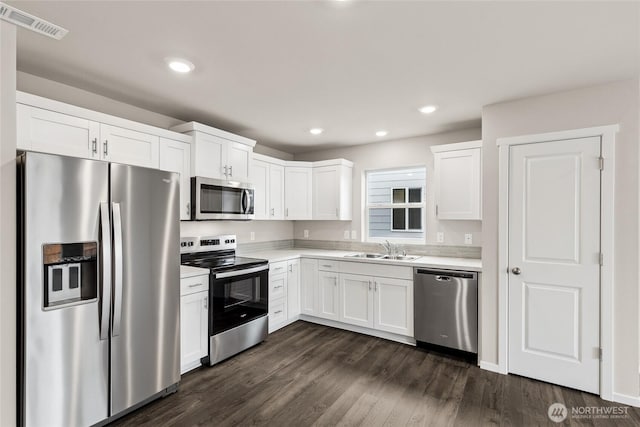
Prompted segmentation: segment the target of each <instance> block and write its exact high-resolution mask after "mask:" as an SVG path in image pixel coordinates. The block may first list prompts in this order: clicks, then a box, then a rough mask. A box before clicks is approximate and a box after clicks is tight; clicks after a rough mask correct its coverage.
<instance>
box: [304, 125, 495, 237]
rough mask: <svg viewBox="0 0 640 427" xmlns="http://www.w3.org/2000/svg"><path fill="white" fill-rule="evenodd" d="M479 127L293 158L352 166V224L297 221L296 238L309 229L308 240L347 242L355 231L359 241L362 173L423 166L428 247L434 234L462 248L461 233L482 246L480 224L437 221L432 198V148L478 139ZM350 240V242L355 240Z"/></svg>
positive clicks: (362, 210) (345, 222)
mask: <svg viewBox="0 0 640 427" xmlns="http://www.w3.org/2000/svg"><path fill="white" fill-rule="evenodd" d="M480 137H481V130H480V128H473V129H464V130H459V131H454V132H446V133H440V134H434V135H427V136H420V137H414V138H406V139H400V140H391V141H383V142H375V143H369V144H362V145H355V146H351V147H346V148H334V149H327V150H320V151H312V152H308V153H300V154H296V155H295V160H307V161H314V160H327V159H336V158H345V159H347V160H351V161H352V162H353V163H354V166H353V206H352V209H353V220H352V221H296V222H295V225H294V236H295V239H304V230H309V239H310V240H333V241H347V240H351V239H344V231H346V230H349V231H351V230H356V233H357V238H356V239H354V240H355V241H362V233H363V230H364V227H363V224H362V218H363V212H364V209H365V206H364V184H365V179H364V174H365V172H366V171H367V170H373V169H388V168H392V167H404V166H426V167H427V188H426V193H427V196H426V210H427V212H426V214H427V219H426V228H427V233H426V234H427V244H428V245H441V244H440V243H436V233H437V232H438V231H442V232H444V235H445V241H444V245H447V246H451V245H456V246H463V245H464V234H465V233H471V234H472V236H473V245H471V246H475V247H479V246H482V221H439V220H438V219H437V218H436V216H435V199H434V188H433V179H434V175H433V165H434V163H433V153H431V149H430V148H429V147H430V146H432V145H439V144H450V143H454V142H464V141H473V140H478V139H480ZM354 240H351V241H354Z"/></svg>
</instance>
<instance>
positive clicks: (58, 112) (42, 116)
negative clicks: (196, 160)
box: [16, 92, 191, 169]
mask: <svg viewBox="0 0 640 427" xmlns="http://www.w3.org/2000/svg"><path fill="white" fill-rule="evenodd" d="M16 100H17V105H16V110H17V133H18V144H17V145H18V148H19V149H22V150H30V151H40V152H44V153H51V154H59V155H63V156H73V157H82V158H86V159H94V160H104V161H109V162H116V163H123V164H127V165H133V166H143V167H148V168H155V169H158V168H159V167H160V138H167V139H171V140H175V141H177V142H182V143H189V142H190V141H191V138H190V137H188V136H185V135H180V134H179V133H175V132H171V131H168V130H166V129H161V128H157V127H154V126H149V125H145V124H143V123H137V122H133V121H131V120H127V119H122V118H120V117H114V116H110V115H108V114H103V113H99V112H97V111H91V110H87V109H85V108H81V107H76V106H74V105H69V104H65V103H63V102H58V101H54V100H51V99H47V98H43V97H40V96H36V95H31V94H28V93H24V92H17V94H16Z"/></svg>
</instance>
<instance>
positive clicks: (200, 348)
mask: <svg viewBox="0 0 640 427" xmlns="http://www.w3.org/2000/svg"><path fill="white" fill-rule="evenodd" d="M207 303H208V292H198V293H195V294H191V295H186V296H183V297H180V371H181V373H185V372H186V371H188V370H190V369H193V368H195V367H197V366H200V358H202V357H204V356H206V355H207V353H208V345H207V344H208V343H207V338H208V329H207V312H208V311H207V310H208V308H207Z"/></svg>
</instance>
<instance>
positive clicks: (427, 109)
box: [418, 105, 438, 114]
mask: <svg viewBox="0 0 640 427" xmlns="http://www.w3.org/2000/svg"><path fill="white" fill-rule="evenodd" d="M437 109H438V107H437V106H435V105H425V106H424V107H422V108H420V109H419V110H418V111H420V112H421V113H422V114H431V113H433V112H434V111H436V110H437Z"/></svg>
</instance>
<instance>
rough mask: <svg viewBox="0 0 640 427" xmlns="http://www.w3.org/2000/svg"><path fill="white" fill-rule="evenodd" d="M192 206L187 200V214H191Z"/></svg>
mask: <svg viewBox="0 0 640 427" xmlns="http://www.w3.org/2000/svg"><path fill="white" fill-rule="evenodd" d="M190 207H191V206H190V203H188V202H187V216H189V215H191V212H190V209H189V208H190Z"/></svg>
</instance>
